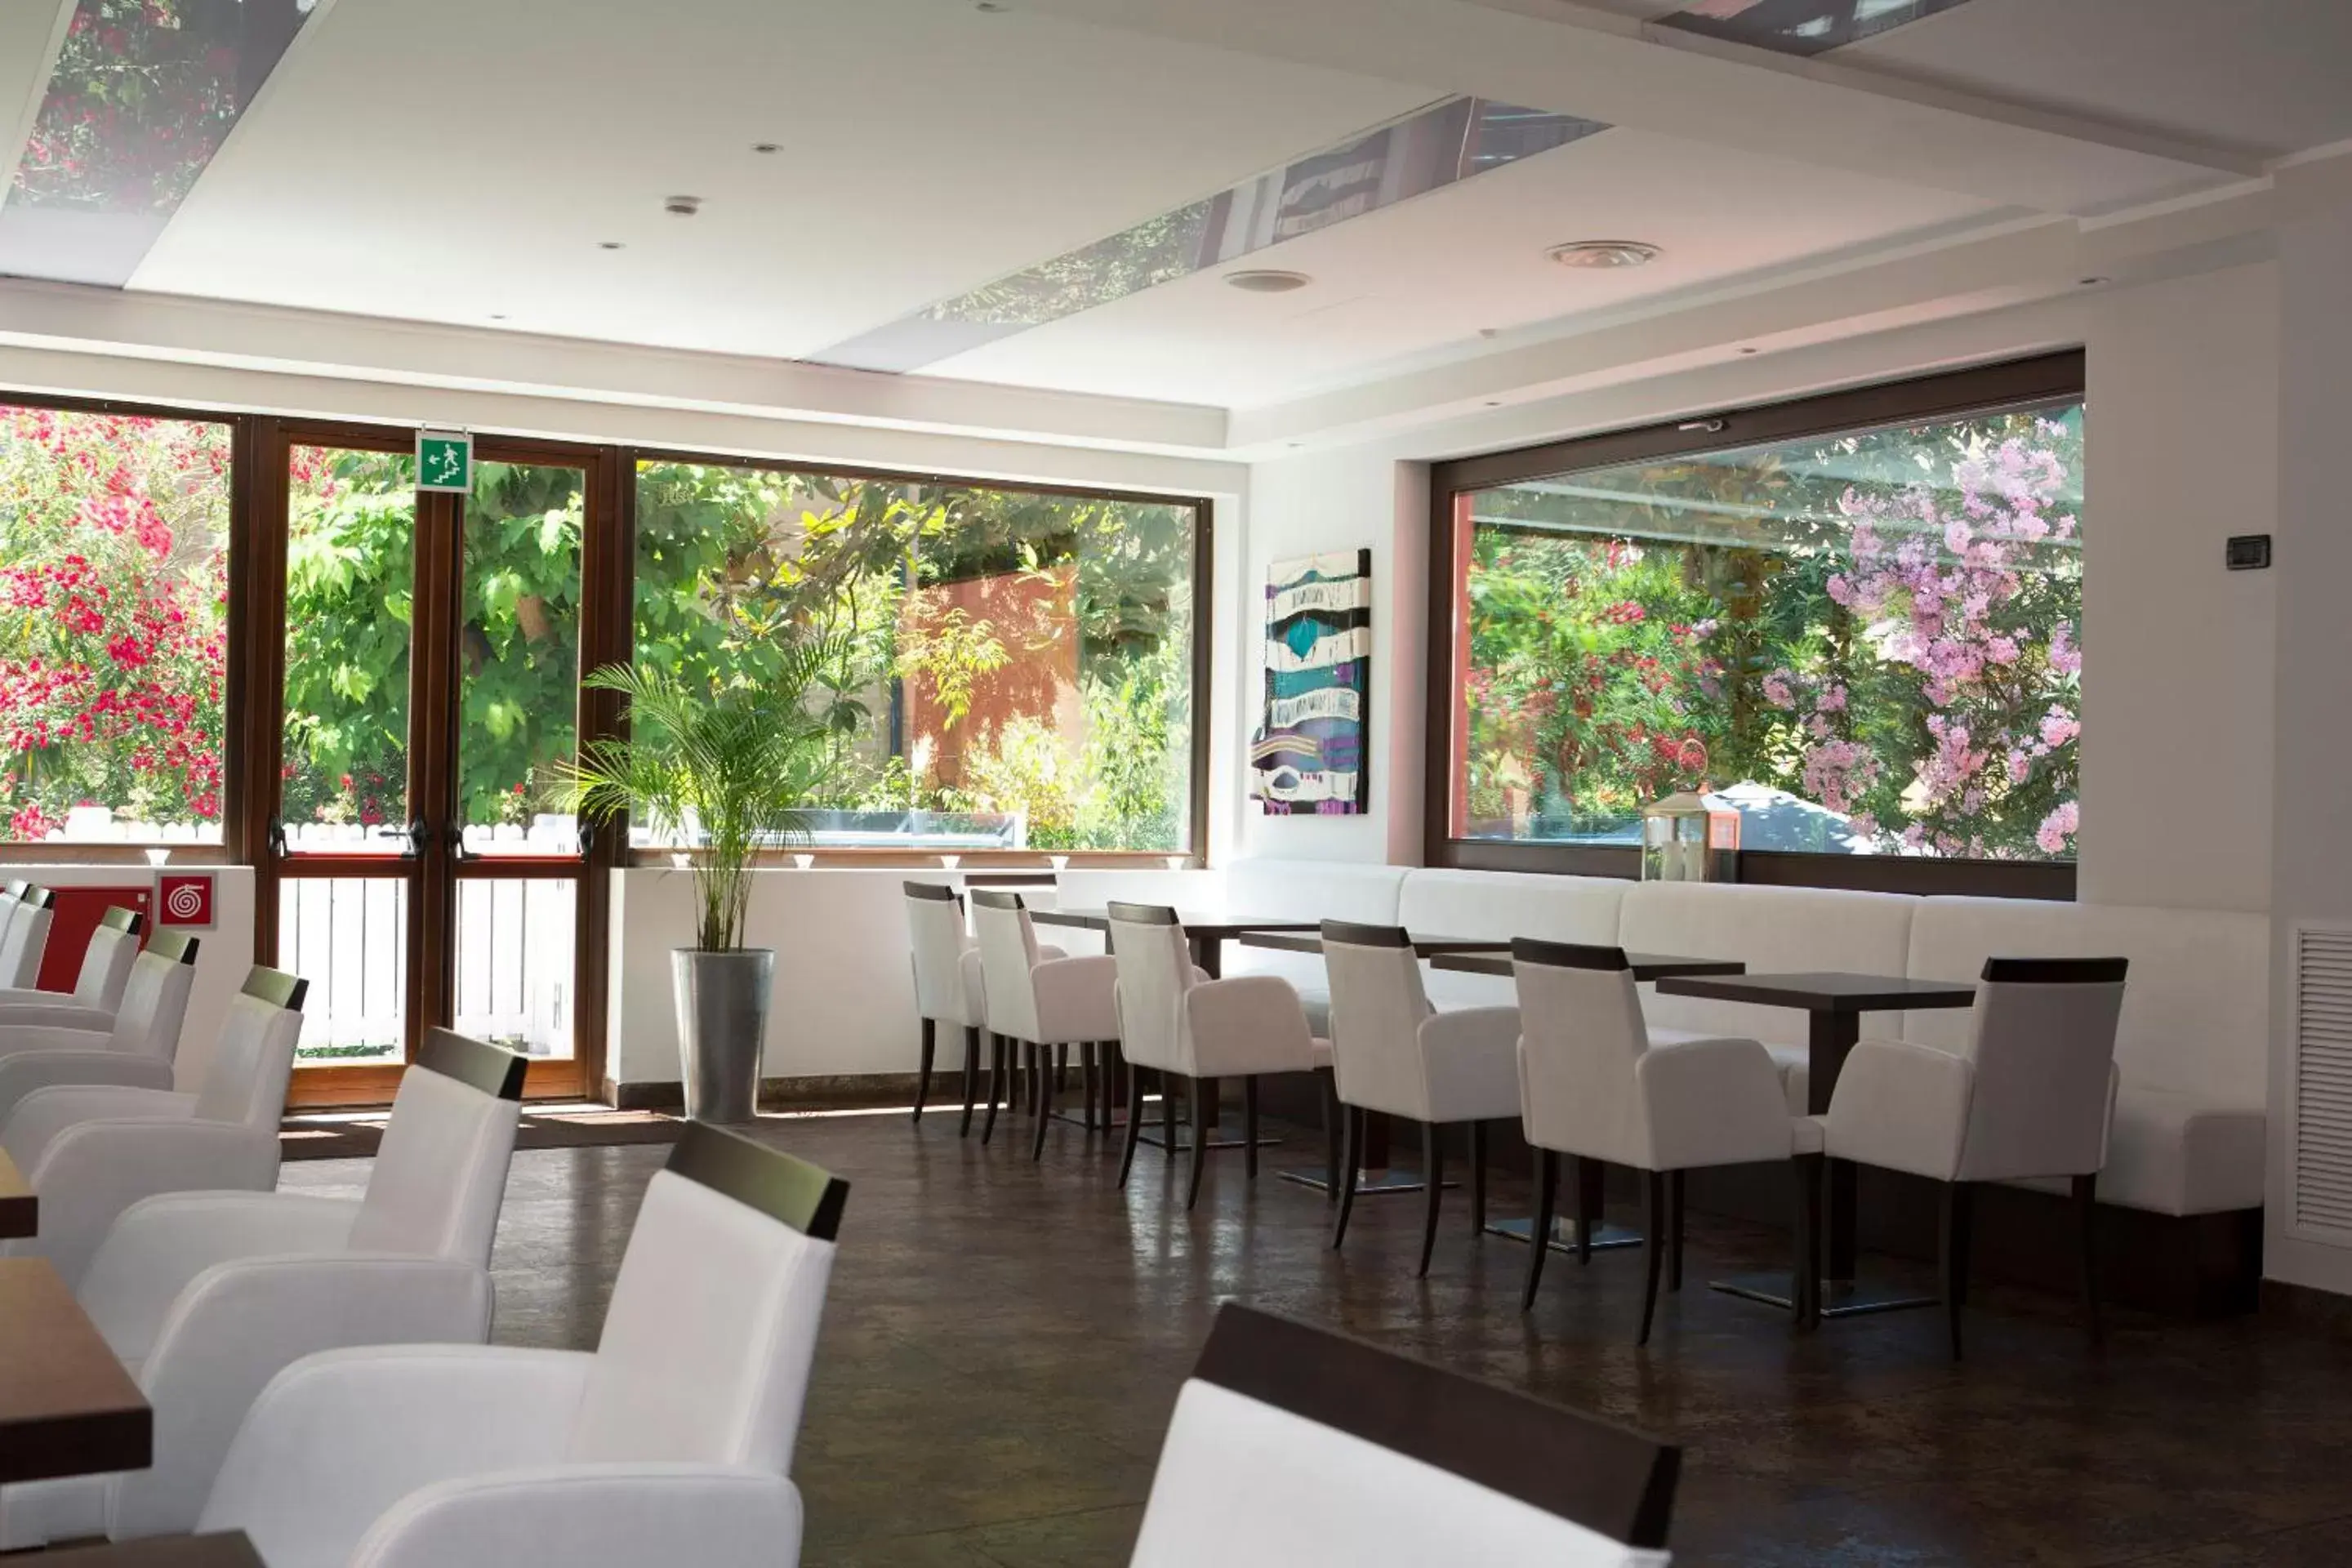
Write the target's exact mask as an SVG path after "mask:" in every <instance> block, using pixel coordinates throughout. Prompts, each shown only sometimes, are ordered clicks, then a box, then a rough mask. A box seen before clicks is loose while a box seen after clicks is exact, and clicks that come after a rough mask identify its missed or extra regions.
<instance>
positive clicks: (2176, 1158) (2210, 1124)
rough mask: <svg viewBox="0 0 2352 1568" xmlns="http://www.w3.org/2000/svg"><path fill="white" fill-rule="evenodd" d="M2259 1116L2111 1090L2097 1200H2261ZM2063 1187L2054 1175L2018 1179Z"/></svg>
mask: <svg viewBox="0 0 2352 1568" xmlns="http://www.w3.org/2000/svg"><path fill="white" fill-rule="evenodd" d="M2264 1126H2265V1118H2264V1117H2263V1113H2262V1112H2261V1111H2259V1110H2231V1109H2229V1108H2226V1107H2219V1106H2215V1105H2212V1104H2210V1103H2209V1102H2207V1101H2205V1100H2200V1099H2199V1098H2198V1097H2197V1096H2195V1095H2191V1094H2182V1093H2179V1092H2178V1091H2177V1090H2173V1089H2134V1088H2131V1087H2129V1086H2125V1087H2123V1088H2119V1089H2116V1121H2115V1128H2114V1131H2112V1132H2111V1133H2110V1134H2109V1135H2108V1138H2107V1163H2106V1168H2105V1170H2102V1171H2101V1172H2100V1173H2099V1201H2100V1202H2101V1203H2103V1204H2115V1205H2119V1206H2121V1207H2124V1208H2133V1209H2147V1210H2148V1211H2149V1212H2150V1213H2152V1214H2161V1215H2199V1214H2228V1213H2230V1212H2231V1211H2233V1210H2236V1209H2252V1208H2260V1207H2262V1206H2263V1175H2264V1158H2263V1129H2264ZM2018 1185H2019V1186H2021V1187H2037V1188H2040V1189H2041V1190H2042V1191H2043V1192H2049V1193H2063V1192H2065V1191H2066V1184H2065V1183H2064V1182H2060V1181H2030V1182H2020V1183H2018Z"/></svg>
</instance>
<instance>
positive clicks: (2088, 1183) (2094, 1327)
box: [2074, 1171, 2103, 1344]
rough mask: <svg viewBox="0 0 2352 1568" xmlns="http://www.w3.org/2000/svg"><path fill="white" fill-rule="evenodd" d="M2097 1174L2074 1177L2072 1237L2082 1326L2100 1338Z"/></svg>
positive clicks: (2093, 1338)
mask: <svg viewBox="0 0 2352 1568" xmlns="http://www.w3.org/2000/svg"><path fill="white" fill-rule="evenodd" d="M2098 1232H2099V1174H2098V1173H2097V1172H2096V1171H2094V1172H2092V1173H2090V1174H2089V1175H2086V1176H2077V1177H2075V1178H2074V1237H2075V1242H2076V1245H2077V1246H2079V1247H2081V1249H2082V1255H2083V1327H2084V1329H2085V1330H2086V1331H2088V1332H2089V1334H2090V1336H2091V1342H2092V1343H2093V1344H2096V1343H2098V1342H2099V1340H2100V1337H2101V1334H2102V1332H2103V1325H2102V1324H2101V1323H2100V1321H2099V1245H2098Z"/></svg>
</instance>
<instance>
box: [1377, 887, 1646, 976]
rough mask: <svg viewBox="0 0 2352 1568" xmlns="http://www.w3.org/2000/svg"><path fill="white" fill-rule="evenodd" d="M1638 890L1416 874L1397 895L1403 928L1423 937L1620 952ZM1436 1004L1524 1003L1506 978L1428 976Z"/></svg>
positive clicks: (1437, 972)
mask: <svg viewBox="0 0 2352 1568" xmlns="http://www.w3.org/2000/svg"><path fill="white" fill-rule="evenodd" d="M1632 885H1633V884H1632V883H1630V882H1626V881H1623V880H1622V879H1617V878H1612V877H1547V876H1538V875H1533V874H1530V873H1528V872H1524V871H1432V870H1421V871H1410V872H1407V873H1406V875H1405V879H1404V885H1403V887H1402V889H1400V890H1399V892H1398V895H1397V924H1399V925H1401V926H1402V927H1404V928H1405V929H1406V930H1407V931H1412V933H1413V934H1414V935H1416V936H1474V937H1494V938H1496V939H1501V938H1506V937H1514V936H1534V937H1542V938H1545V939H1547V940H1548V941H1551V942H1596V943H1601V944H1604V945H1614V944H1615V942H1616V941H1617V921H1618V915H1619V906H1620V904H1621V903H1622V900H1623V899H1624V896H1625V889H1627V888H1629V887H1631V886H1632ZM1427 984H1428V987H1429V999H1430V1000H1431V1001H1432V1002H1434V1003H1436V1004H1437V1005H1439V1006H1440V1007H1450V1006H1469V1007H1507V1006H1511V1005H1515V1004H1516V1003H1517V999H1518V998H1517V988H1516V987H1515V986H1514V985H1513V984H1512V982H1511V981H1510V980H1509V978H1508V977H1507V976H1502V975H1493V974H1462V973H1454V972H1452V971H1449V970H1443V969H1432V970H1430V971H1428V974H1427Z"/></svg>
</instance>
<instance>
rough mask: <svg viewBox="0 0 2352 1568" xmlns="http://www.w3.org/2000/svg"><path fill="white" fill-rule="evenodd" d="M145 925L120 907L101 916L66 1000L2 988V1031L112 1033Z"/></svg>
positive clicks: (18, 987) (49, 994) (35, 990)
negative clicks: (34, 1027) (30, 1027)
mask: <svg viewBox="0 0 2352 1568" xmlns="http://www.w3.org/2000/svg"><path fill="white" fill-rule="evenodd" d="M143 924H144V920H143V917H142V916H141V914H140V913H139V911H138V910H126V909H124V908H122V907H121V905H115V906H113V907H111V908H110V909H109V910H107V911H106V912H105V913H104V914H102V915H100V916H99V917H98V928H97V929H96V930H95V931H91V932H90V933H89V946H88V947H86V948H84V949H82V954H81V968H80V969H79V970H78V971H76V972H75V974H74V988H73V993H72V994H71V995H69V996H61V995H59V994H58V993H56V992H54V991H43V990H41V989H39V988H38V987H36V986H24V985H9V986H0V1027H5V1026H8V1025H11V1024H55V1025H58V1026H62V1027H65V1028H68V1029H110V1028H112V1027H113V1026H114V1015H115V1014H116V1012H118V1011H119V1010H120V1009H121V1006H122V992H123V988H124V987H125V986H126V985H128V984H130V982H131V961H132V960H134V959H136V958H137V957H138V956H139V932H140V930H141V928H142V925H143ZM0 1049H5V1047H0Z"/></svg>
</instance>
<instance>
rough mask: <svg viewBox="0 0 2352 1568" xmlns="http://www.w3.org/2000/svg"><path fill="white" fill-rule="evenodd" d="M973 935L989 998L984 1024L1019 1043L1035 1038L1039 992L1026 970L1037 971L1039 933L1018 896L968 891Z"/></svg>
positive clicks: (997, 891)
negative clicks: (977, 943) (1019, 1041)
mask: <svg viewBox="0 0 2352 1568" xmlns="http://www.w3.org/2000/svg"><path fill="white" fill-rule="evenodd" d="M971 929H972V935H973V936H974V938H976V939H977V940H978V942H979V943H980V973H981V989H982V991H984V992H985V993H986V996H985V998H984V1000H985V1001H986V1003H987V1009H988V1019H987V1022H988V1026H989V1028H990V1029H991V1030H992V1031H993V1032H994V1033H996V1034H1000V1035H1010V1036H1012V1037H1013V1038H1014V1039H1017V1040H1034V1039H1035V1038H1036V1037H1037V992H1036V987H1035V985H1034V983H1033V982H1032V981H1031V980H1030V978H1029V972H1030V971H1031V970H1032V969H1034V968H1035V967H1037V931H1036V928H1035V927H1034V926H1033V925H1031V924H1030V922H1029V911H1028V910H1026V909H1025V908H1024V907H1023V905H1022V902H1021V895H1020V894H1018V893H1008V892H1005V891H1003V889H997V888H974V889H972V890H971Z"/></svg>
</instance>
